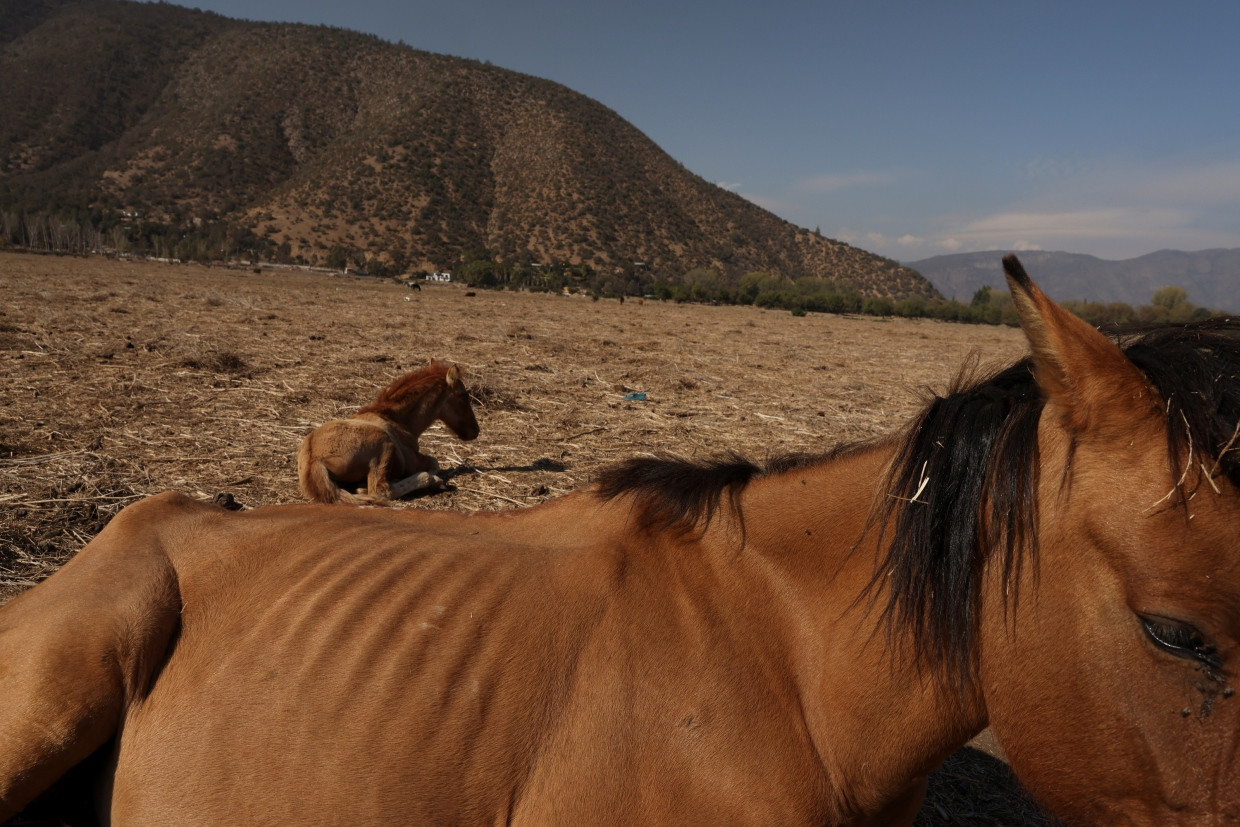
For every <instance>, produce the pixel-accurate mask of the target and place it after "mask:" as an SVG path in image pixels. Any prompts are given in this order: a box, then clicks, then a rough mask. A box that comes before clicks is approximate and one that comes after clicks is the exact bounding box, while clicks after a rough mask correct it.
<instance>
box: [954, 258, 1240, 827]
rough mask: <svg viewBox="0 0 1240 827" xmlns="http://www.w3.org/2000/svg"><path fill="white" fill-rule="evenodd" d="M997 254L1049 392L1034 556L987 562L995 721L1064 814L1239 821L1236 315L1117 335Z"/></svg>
mask: <svg viewBox="0 0 1240 827" xmlns="http://www.w3.org/2000/svg"><path fill="white" fill-rule="evenodd" d="M1004 266H1005V269H1006V270H1007V273H1008V280H1009V284H1010V285H1011V288H1012V296H1013V300H1014V301H1015V303H1016V306H1017V309H1018V311H1019V312H1020V317H1021V324H1022V327H1023V328H1024V330H1025V332H1026V335H1027V336H1028V338H1029V341H1030V344H1031V346H1032V351H1033V357H1032V366H1033V370H1034V376H1035V379H1036V383H1037V387H1038V388H1039V389H1040V392H1041V394H1042V397H1043V399H1044V407H1043V409H1042V411H1041V414H1040V417H1039V419H1038V422H1037V452H1038V456H1039V457H1040V467H1041V473H1040V474H1039V475H1038V476H1037V478H1036V491H1035V493H1034V496H1035V499H1036V508H1035V511H1036V520H1035V522H1034V525H1033V530H1034V531H1036V535H1037V548H1038V549H1039V551H1038V557H1039V558H1040V559H1039V560H1038V561H1037V562H1036V565H1035V561H1033V560H1032V559H1031V557H1030V556H1028V555H1026V556H1025V558H1024V559H1023V560H1017V561H1016V563H1015V567H1016V569H1017V571H1016V572H1015V574H1014V577H1013V578H1012V579H1011V580H1010V579H1009V578H1007V577H1000V576H996V574H995V572H996V571H998V570H999V569H1000V568H1002V567H1004V566H1005V565H1006V564H1005V563H1004V562H1003V560H1002V559H1001V556H1000V558H992V559H991V560H987V561H986V562H985V563H984V565H985V566H987V567H988V569H989V572H990V573H989V575H988V576H987V580H986V582H987V584H988V586H987V588H986V589H985V590H983V592H982V596H981V603H980V606H981V609H982V611H981V616H982V618H983V619H982V620H981V634H980V639H981V650H980V657H979V658H978V661H977V664H978V672H979V677H980V682H981V685H982V689H983V694H984V697H985V702H986V705H987V709H988V712H989V716H990V721H991V725H992V727H993V728H994V730H995V731H996V733H997V734H998V736H999V739H1000V741H1001V743H1002V744H1003V746H1004V748H1005V750H1006V751H1007V753H1008V755H1009V758H1010V759H1011V761H1012V765H1013V767H1014V769H1015V770H1016V771H1017V773H1018V774H1019V775H1020V777H1021V779H1022V781H1024V782H1025V783H1026V784H1027V785H1028V786H1029V788H1030V789H1031V790H1032V791H1033V792H1034V793H1035V794H1036V795H1037V796H1038V797H1040V798H1041V799H1042V800H1043V801H1045V802H1046V803H1047V804H1048V805H1050V806H1051V807H1052V809H1054V810H1055V811H1056V812H1057V813H1059V814H1062V815H1063V816H1066V817H1067V818H1068V820H1069V822H1070V823H1076V822H1078V821H1079V822H1081V823H1115V822H1118V821H1126V820H1132V821H1134V822H1136V823H1150V824H1168V823H1181V822H1183V823H1189V822H1191V823H1215V822H1216V821H1217V820H1224V821H1232V820H1237V819H1240V766H1238V764H1240V698H1236V697H1234V687H1235V686H1237V685H1240V450H1238V449H1240V438H1238V437H1240V324H1237V323H1236V322H1235V321H1234V320H1220V321H1215V322H1212V323H1205V324H1202V325H1197V326H1179V327H1177V328H1174V329H1163V330H1161V331H1157V332H1149V333H1146V334H1144V335H1142V336H1140V337H1136V338H1134V339H1132V340H1130V341H1128V342H1124V343H1123V345H1124V346H1123V348H1121V347H1120V346H1119V345H1117V344H1115V343H1113V342H1112V341H1110V340H1109V339H1107V338H1106V337H1104V336H1103V335H1101V334H1100V333H1098V332H1097V331H1096V330H1094V329H1093V328H1092V327H1090V326H1089V325H1088V324H1086V323H1085V322H1083V321H1081V320H1080V319H1078V318H1076V317H1075V316H1072V315H1071V314H1069V313H1068V312H1066V311H1064V310H1063V309H1062V308H1060V307H1058V306H1057V305H1055V304H1054V303H1053V302H1051V301H1050V300H1049V299H1047V298H1046V297H1045V296H1044V295H1043V294H1042V293H1041V291H1039V290H1038V288H1037V287H1036V286H1034V285H1033V283H1032V282H1031V281H1030V280H1029V278H1028V276H1026V275H1025V273H1024V270H1023V269H1022V268H1021V266H1020V263H1019V262H1017V261H1016V260H1015V258H1014V257H1009V258H1008V259H1005V261H1004ZM995 559H998V562H995ZM1022 574H1023V583H1022V590H1021V591H1020V593H1019V598H1020V599H1019V601H1017V602H1013V601H1012V600H1011V589H1010V587H1011V586H1013V585H1014V584H1015V582H1019V581H1021V580H1022ZM987 606H989V607H990V610H986V608H987ZM995 609H998V610H997V611H996V610H995Z"/></svg>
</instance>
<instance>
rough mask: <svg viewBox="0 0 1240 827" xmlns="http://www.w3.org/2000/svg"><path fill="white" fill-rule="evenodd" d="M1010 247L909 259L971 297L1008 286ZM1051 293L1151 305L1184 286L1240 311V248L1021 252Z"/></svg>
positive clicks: (954, 292) (1204, 299)
mask: <svg viewBox="0 0 1240 827" xmlns="http://www.w3.org/2000/svg"><path fill="white" fill-rule="evenodd" d="M1008 252H1010V251H1007V250H1003V251H998V250H996V251H987V252H977V253H953V254H951V255H943V256H933V257H931V258H926V259H921V260H918V261H912V262H908V266H909V267H911V268H913V269H915V270H917V271H918V272H920V273H921V274H922V275H924V276H925V277H926V278H928V279H929V280H930V281H931V283H932V284H934V286H935V287H936V288H938V290H939V291H940V292H941V293H942V294H943V295H944V296H946V297H948V298H953V297H954V298H956V299H958V300H960V301H968V300H969V298H970V297H971V296H972V295H973V294H974V293H975V292H976V291H977V290H979V289H981V288H982V287H984V286H988V287H991V288H993V289H996V290H1007V283H1006V282H1005V281H1004V279H1003V267H1002V265H1001V263H1000V262H1001V260H1002V258H1003V256H1005V255H1007V253H1008ZM1017 255H1019V256H1020V259H1021V261H1022V262H1023V263H1024V264H1025V267H1026V268H1028V270H1029V272H1030V273H1031V274H1033V276H1034V278H1035V279H1037V281H1038V284H1039V286H1041V287H1042V289H1043V290H1045V291H1046V293H1047V295H1049V296H1050V297H1051V298H1053V299H1056V300H1059V301H1069V300H1079V301H1093V302H1103V303H1109V302H1124V303H1126V304H1130V305H1133V306H1134V307H1135V306H1137V305H1140V304H1148V303H1149V302H1150V299H1151V297H1152V296H1153V294H1154V291H1156V290H1158V289H1160V288H1163V287H1182V288H1184V290H1185V291H1187V293H1188V298H1189V300H1190V301H1192V302H1193V303H1195V304H1197V305H1200V306H1203V307H1209V308H1211V309H1215V310H1224V311H1228V312H1236V311H1240V248H1215V249H1209V250H1198V251H1195V252H1188V251H1184V250H1158V251H1155V252H1153V253H1147V254H1146V255H1143V256H1137V257H1135V258H1130V259H1124V260H1118V261H1117V260H1112V259H1102V258H1098V257H1096V256H1091V255H1084V254H1081V253H1065V252H1059V251H1052V250H1031V251H1024V252H1018V253H1017Z"/></svg>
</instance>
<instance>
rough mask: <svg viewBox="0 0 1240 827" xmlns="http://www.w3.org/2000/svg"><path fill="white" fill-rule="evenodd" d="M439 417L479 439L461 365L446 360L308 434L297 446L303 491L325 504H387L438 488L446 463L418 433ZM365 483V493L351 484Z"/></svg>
mask: <svg viewBox="0 0 1240 827" xmlns="http://www.w3.org/2000/svg"><path fill="white" fill-rule="evenodd" d="M437 419H439V420H442V421H443V423H444V424H445V425H447V426H448V428H449V429H450V430H451V431H452V432H453V433H454V434H456V435H457V436H458V437H460V438H461V439H464V440H471V439H474V438H476V437H477V436H478V420H477V419H475V418H474V409H473V406H472V405H471V404H470V400H469V391H468V390H466V388H465V383H464V382H463V381H462V379H461V369H460V368H459V367H457V366H456V365H449V364H446V363H444V362H431V364H430V366H429V367H426V368H423V369H422V370H419V371H415V372H413V373H408V374H405V375H404V376H402V377H400V378H399V379H397V380H396V381H395V382H393V383H392V384H390V385H388V386H387V387H386V388H384V389H383V390H382V391H381V392H380V393H379V396H378V398H376V399H375V401H374V402H371V403H370V404H369V405H367V406H366V407H364V408H362V409H361V410H360V411H358V412H357V413H356V414H354V415H353V416H351V417H349V418H348V419H338V420H335V421H333V422H328V423H326V424H324V425H320V426H319V427H318V428H316V429H315V430H314V431H312V432H311V433H310V435H309V436H307V437H306V438H305V439H303V440H302V442H301V447H300V449H299V450H298V451H297V478H298V480H299V481H300V483H301V492H302V494H304V495H305V496H306V498H307V499H309V500H313V501H314V502H320V503H336V502H345V503H354V504H360V503H369V504H375V505H382V504H384V503H386V502H387V501H388V500H389V499H391V498H392V497H393V496H396V497H401V496H404V495H405V494H408V493H410V492H411V491H415V490H418V489H420V488H426V487H429V486H431V485H435V484H436V483H438V482H439V478H438V477H436V476H435V472H436V471H438V470H439V463H438V462H436V461H435V459H434V457H430V456H427V455H426V454H423V453H421V452H420V451H419V450H418V436H419V435H421V433H422V432H423V431H425V430H426V429H427V428H428V427H430V425H431V423H433V422H434V421H435V420H437ZM362 483H365V486H366V493H364V494H361V493H358V494H354V493H351V492H349V491H348V490H346V488H345V486H360V485H361V484H362Z"/></svg>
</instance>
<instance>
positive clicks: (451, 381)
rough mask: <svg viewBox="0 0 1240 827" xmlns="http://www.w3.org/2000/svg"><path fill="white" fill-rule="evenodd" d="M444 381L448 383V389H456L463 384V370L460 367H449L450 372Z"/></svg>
mask: <svg viewBox="0 0 1240 827" xmlns="http://www.w3.org/2000/svg"><path fill="white" fill-rule="evenodd" d="M444 380H445V381H447V383H448V387H450V388H454V387H456V386H457V385H459V384H460V382H461V368H460V366H459V365H449V366H448V372H447V373H446V374H444Z"/></svg>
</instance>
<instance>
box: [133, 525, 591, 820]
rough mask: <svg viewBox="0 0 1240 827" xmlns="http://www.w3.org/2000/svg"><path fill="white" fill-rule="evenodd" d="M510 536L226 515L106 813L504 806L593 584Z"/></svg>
mask: <svg viewBox="0 0 1240 827" xmlns="http://www.w3.org/2000/svg"><path fill="white" fill-rule="evenodd" d="M505 528H506V525H505V522H504V521H503V520H499V519H495V518H480V519H473V520H472V522H471V518H469V517H462V516H460V515H446V514H445V515H434V514H418V515H411V514H409V513H407V512H406V513H403V514H391V513H388V512H383V511H377V510H369V509H367V510H360V509H353V508H345V507H327V508H323V507H314V506H304V507H302V506H294V507H289V508H278V509H262V510H259V511H256V512H250V513H247V514H242V515H238V516H235V517H234V516H232V515H228V516H225V517H223V518H222V520H221V522H220V523H219V524H218V525H217V526H216V527H215V528H214V529H213V530H211V531H210V532H208V534H209V535H210V537H211V540H210V543H209V544H210V545H211V546H212V548H211V549H210V553H209V554H208V553H205V551H204V549H203V548H195V547H194V546H201V545H202V543H203V540H202V539H201V538H199V539H196V540H192V541H189V543H188V544H187V546H186V547H185V548H182V549H180V550H179V551H178V554H179V559H178V563H179V564H180V567H179V568H178V572H179V574H180V586H181V590H182V595H183V598H184V604H185V605H184V611H183V612H182V614H181V627H180V634H179V637H178V640H177V644H176V647H175V649H174V650H173V651H172V653H171V655H170V657H169V658H168V661H167V663H166V665H165V666H164V668H163V670H162V671H161V673H160V676H159V680H158V681H157V682H156V683H155V685H154V686H153V688H152V690H151V692H150V693H149V695H148V696H146V697H145V698H144V699H143V700H142V702H141V703H140V704H136V705H134V706H133V707H132V708H131V709H130V710H129V712H128V715H127V716H126V719H125V721H124V724H123V726H124V731H125V737H124V739H123V740H122V743H121V746H120V751H119V756H118V764H117V770H116V775H115V785H114V789H113V799H112V811H113V814H114V816H115V817H116V818H118V819H122V820H125V821H144V822H159V821H162V820H165V819H168V818H171V817H173V816H177V817H178V818H179V819H181V820H183V819H184V818H185V813H186V804H185V802H187V801H192V802H196V803H197V804H198V805H199V806H202V805H203V803H204V802H215V803H212V804H208V805H206V809H204V810H200V811H199V812H200V814H201V817H202V819H203V820H204V822H215V823H218V822H219V820H221V819H224V820H232V821H242V822H244V821H250V820H263V818H265V817H266V815H269V814H270V813H272V812H281V813H283V814H285V816H287V817H288V818H290V819H291V820H294V821H297V820H306V819H309V820H313V819H314V818H316V817H318V816H320V815H321V814H322V813H336V814H341V813H353V814H355V815H356V816H358V819H359V820H360V821H366V822H378V821H385V820H386V821H392V820H400V821H406V820H412V821H442V820H453V821H457V820H462V814H469V813H475V814H478V815H479V817H480V820H481V814H483V813H497V812H503V811H505V809H506V808H507V807H508V806H510V800H511V798H512V797H513V796H515V795H516V790H517V789H518V788H519V787H520V785H521V783H522V779H523V777H524V774H525V772H526V771H527V769H528V762H529V761H530V760H532V758H533V756H534V755H536V754H537V752H538V745H537V740H538V738H539V734H540V733H544V732H546V731H548V730H549V729H550V724H549V720H548V719H549V718H551V717H553V716H554V715H555V714H556V711H557V710H558V709H559V708H560V707H561V706H562V704H563V698H564V696H565V694H566V693H567V692H568V691H569V686H568V685H566V684H564V683H562V682H560V681H558V680H556V679H555V678H553V677H552V676H562V675H565V674H568V673H569V672H571V660H572V658H573V657H574V655H575V653H576V652H578V651H579V650H580V649H581V647H582V646H583V644H584V641H585V640H586V639H587V638H588V636H589V631H590V628H591V626H592V624H593V622H594V621H595V619H596V618H597V615H598V606H599V605H600V603H601V601H600V595H601V593H602V592H603V591H605V589H606V585H605V579H603V580H600V579H598V578H593V577H590V578H585V579H583V578H582V577H580V576H579V574H580V571H579V569H580V566H581V565H583V564H584V565H586V566H592V565H594V564H593V563H589V562H584V560H585V558H584V557H583V555H581V554H580V553H577V552H576V551H574V550H562V549H553V548H550V547H548V546H547V545H546V544H545V543H543V544H539V545H536V546H531V545H528V544H524V543H522V542H520V541H516V542H514V541H511V540H506V539H505V535H506V534H511V532H510V531H507V530H505ZM518 533H520V532H518ZM575 561H576V562H575ZM591 584H593V585H591ZM484 730H485V732H486V737H485V738H480V737H479V733H481V732H482V731H484ZM221 801H226V802H228V804H227V805H226V806H221V805H219V804H218V802H221ZM265 814H266V815H265ZM464 820H465V821H469V820H471V819H470V818H468V817H466V818H464Z"/></svg>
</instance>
